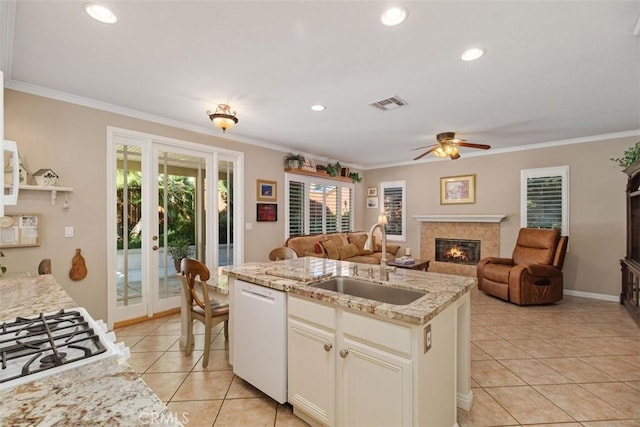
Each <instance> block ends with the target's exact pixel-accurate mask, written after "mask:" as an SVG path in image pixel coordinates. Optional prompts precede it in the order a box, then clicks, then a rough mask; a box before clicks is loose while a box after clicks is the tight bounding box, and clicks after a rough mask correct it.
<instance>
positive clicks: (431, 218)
mask: <svg viewBox="0 0 640 427" xmlns="http://www.w3.org/2000/svg"><path fill="white" fill-rule="evenodd" d="M505 218H506V215H413V219H415V220H416V221H419V222H500V221H502V220H503V219H505Z"/></svg>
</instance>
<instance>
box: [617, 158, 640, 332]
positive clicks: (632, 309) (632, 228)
mask: <svg viewBox="0 0 640 427" xmlns="http://www.w3.org/2000/svg"><path fill="white" fill-rule="evenodd" d="M625 173H626V174H627V175H628V176H629V180H628V182H627V190H626V193H627V254H626V257H625V258H624V259H622V260H621V261H620V265H621V267H622V289H621V292H620V303H621V304H624V306H625V307H626V308H627V310H628V311H629V313H630V314H631V316H632V317H633V318H634V319H635V321H636V323H638V325H640V162H636V163H634V164H632V165H631V166H629V167H628V168H627V169H625Z"/></svg>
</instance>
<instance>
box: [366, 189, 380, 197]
mask: <svg viewBox="0 0 640 427" xmlns="http://www.w3.org/2000/svg"><path fill="white" fill-rule="evenodd" d="M367 197H378V187H369V188H367Z"/></svg>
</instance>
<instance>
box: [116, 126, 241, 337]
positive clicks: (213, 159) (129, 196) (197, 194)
mask: <svg viewBox="0 0 640 427" xmlns="http://www.w3.org/2000/svg"><path fill="white" fill-rule="evenodd" d="M108 139H109V144H108V145H109V156H108V157H109V163H110V167H109V168H110V170H109V172H110V179H109V182H110V184H109V186H110V188H109V199H110V206H112V212H111V215H110V225H111V231H110V235H111V236H114V238H111V239H109V243H110V246H109V253H110V256H109V262H108V265H109V276H110V277H109V286H108V288H109V307H108V316H109V324H110V325H112V324H113V323H114V322H120V321H124V320H129V319H135V318H140V317H144V316H152V315H154V314H157V313H161V312H164V311H167V310H171V309H174V308H177V307H180V301H181V295H182V294H181V292H182V279H181V277H180V275H179V265H180V259H181V258H183V257H186V256H190V257H193V258H196V259H199V260H200V261H202V262H204V263H205V264H206V265H207V266H208V267H209V269H210V270H211V273H212V278H211V280H210V282H213V281H216V280H217V278H218V274H217V273H218V269H219V267H221V266H224V265H228V264H232V263H233V262H234V260H239V258H240V256H241V255H240V253H241V248H240V245H238V244H235V243H236V242H235V241H234V237H236V236H239V235H240V232H241V231H240V232H239V231H238V230H236V228H238V227H237V225H238V224H242V219H241V218H238V216H239V212H241V210H240V209H237V207H236V206H235V203H234V202H235V200H237V199H241V198H239V197H237V196H236V195H235V194H234V193H235V190H236V188H241V186H240V185H238V183H237V182H236V180H238V179H239V173H238V169H239V167H240V164H241V158H242V156H241V155H240V154H239V153H233V152H228V151H226V150H219V149H216V148H214V147H209V146H202V145H197V144H190V143H186V142H184V141H175V140H169V139H166V138H160V137H156V136H153V135H146V134H140V133H137V132H132V131H125V130H120V129H113V128H109V138H108ZM236 212H238V213H236ZM112 231H113V232H112Z"/></svg>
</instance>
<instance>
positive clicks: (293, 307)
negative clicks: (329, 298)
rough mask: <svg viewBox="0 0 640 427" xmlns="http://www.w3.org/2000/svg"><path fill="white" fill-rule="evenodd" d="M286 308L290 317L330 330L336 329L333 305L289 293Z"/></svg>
mask: <svg viewBox="0 0 640 427" xmlns="http://www.w3.org/2000/svg"><path fill="white" fill-rule="evenodd" d="M288 309H289V316H290V317H297V318H299V319H303V320H305V321H307V322H311V323H315V324H317V325H319V326H323V327H325V328H328V329H330V330H332V331H335V330H336V310H335V308H333V307H329V306H326V305H324V304H321V303H319V302H315V301H311V300H308V299H306V298H299V297H296V296H293V295H289V301H288Z"/></svg>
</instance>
